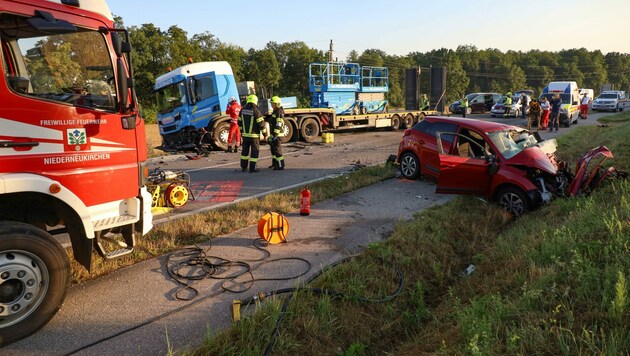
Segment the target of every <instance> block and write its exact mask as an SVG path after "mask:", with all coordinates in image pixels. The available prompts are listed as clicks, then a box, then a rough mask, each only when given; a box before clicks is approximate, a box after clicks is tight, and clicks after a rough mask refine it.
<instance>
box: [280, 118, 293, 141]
mask: <svg viewBox="0 0 630 356" xmlns="http://www.w3.org/2000/svg"><path fill="white" fill-rule="evenodd" d="M282 134H283V136H282V137H280V142H282V143H287V142H289V141H291V139H292V138H293V123H291V121H288V120H284V132H283V133H282Z"/></svg>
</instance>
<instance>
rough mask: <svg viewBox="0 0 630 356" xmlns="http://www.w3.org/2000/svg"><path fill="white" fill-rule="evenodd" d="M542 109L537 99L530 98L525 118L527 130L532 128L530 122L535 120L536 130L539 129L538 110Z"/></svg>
mask: <svg viewBox="0 0 630 356" xmlns="http://www.w3.org/2000/svg"><path fill="white" fill-rule="evenodd" d="M541 111H542V109H541V107H540V104H539V103H538V100H536V99H532V103H531V104H529V114H528V116H527V117H528V119H527V130H529V131H531V130H532V123H534V122H536V123H537V125H538V126H536V127H538V131H540V112H541Z"/></svg>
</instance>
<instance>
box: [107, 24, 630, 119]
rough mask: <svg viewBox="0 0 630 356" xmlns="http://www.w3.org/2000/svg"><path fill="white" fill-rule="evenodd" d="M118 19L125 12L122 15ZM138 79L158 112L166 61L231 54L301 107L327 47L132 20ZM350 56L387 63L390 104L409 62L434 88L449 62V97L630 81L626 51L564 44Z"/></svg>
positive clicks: (245, 77) (239, 67)
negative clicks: (249, 40)
mask: <svg viewBox="0 0 630 356" xmlns="http://www.w3.org/2000/svg"><path fill="white" fill-rule="evenodd" d="M116 22H117V25H118V26H122V25H123V24H122V19H121V18H120V17H116ZM129 33H130V36H131V44H132V48H133V51H132V60H133V63H134V71H135V83H136V89H137V93H138V98H139V101H140V104H141V105H142V107H143V109H144V112H145V116H147V119H149V120H151V119H153V118H154V117H155V110H154V107H155V105H156V101H155V100H156V99H155V96H154V94H153V91H152V87H153V84H154V82H155V79H156V78H157V77H158V76H160V75H162V74H164V73H166V72H167V71H168V68H173V69H174V68H177V67H179V66H181V65H183V64H185V63H186V61H187V59H188V58H192V60H193V61H194V62H202V61H227V62H229V63H230V65H231V66H232V70H233V71H234V76H235V77H236V81H237V82H239V81H254V82H256V86H257V88H258V90H259V91H262V92H264V93H265V95H267V96H271V95H279V96H296V97H298V103H299V104H300V106H301V107H307V106H308V105H309V102H310V93H309V90H308V67H309V64H310V63H313V62H320V63H321V62H326V61H327V60H328V53H327V52H324V51H322V50H319V49H316V48H311V47H309V46H308V45H307V44H306V43H304V42H302V41H295V42H287V43H276V42H273V41H272V42H269V43H267V45H266V46H265V47H264V48H263V49H260V50H256V49H249V50H245V49H244V48H242V47H240V46H238V45H235V44H231V43H224V42H222V41H221V40H220V39H218V38H217V37H215V36H214V35H212V34H211V33H210V32H205V33H201V34H194V35H192V36H189V35H188V33H187V32H186V31H184V30H183V29H181V28H180V27H179V26H177V25H173V26H171V27H169V28H168V29H167V30H166V31H163V30H161V29H160V28H159V27H156V26H155V25H153V24H143V25H141V26H132V27H130V28H129ZM345 61H346V62H353V63H359V64H360V65H362V66H363V65H367V66H383V67H388V68H389V86H390V89H389V93H388V95H387V96H388V99H389V101H390V107H401V106H403V105H404V84H405V83H404V81H405V69H407V68H412V67H420V69H421V75H420V78H421V79H420V87H421V92H424V93H428V92H429V77H428V73H429V68H431V67H445V68H446V69H447V83H446V104H447V105H448V104H449V103H450V102H452V101H453V100H457V99H458V98H461V97H462V96H463V95H465V94H467V93H471V92H498V93H505V92H508V91H514V90H518V89H524V88H528V89H533V90H534V91H535V93H537V94H538V93H540V92H541V91H542V89H543V87H544V86H545V85H546V84H547V83H549V82H551V81H565V80H566V81H576V82H577V83H578V85H579V86H580V87H582V88H592V89H594V90H595V93H598V92H599V88H600V87H601V85H602V84H605V83H611V84H613V85H614V87H615V88H618V89H621V90H628V89H630V55H629V54H627V53H618V52H610V53H607V54H603V53H602V52H601V51H599V50H596V51H589V50H586V49H584V48H580V49H568V50H567V49H563V50H560V51H558V52H550V51H540V50H530V51H527V52H522V51H507V52H502V51H499V50H498V49H491V48H490V49H478V48H476V47H475V46H471V45H462V46H459V47H458V48H457V49H455V50H453V49H447V48H440V49H435V50H432V51H429V52H424V53H423V52H410V53H409V54H407V55H404V56H402V55H390V54H387V53H385V52H384V51H382V50H379V49H368V50H365V51H363V52H362V53H360V54H359V53H358V52H357V51H355V50H353V51H351V52H350V53H349V55H348V56H347V58H345Z"/></svg>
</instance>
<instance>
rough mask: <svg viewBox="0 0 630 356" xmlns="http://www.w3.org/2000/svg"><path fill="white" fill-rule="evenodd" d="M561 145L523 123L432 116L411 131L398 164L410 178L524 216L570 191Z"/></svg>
mask: <svg viewBox="0 0 630 356" xmlns="http://www.w3.org/2000/svg"><path fill="white" fill-rule="evenodd" d="M556 146H557V144H556V141H555V139H551V140H546V141H542V140H541V139H540V136H538V135H533V134H532V133H530V132H529V131H527V130H524V129H523V128H520V127H517V126H512V125H506V124H501V123H495V122H488V121H481V120H475V119H464V118H448V117H439V116H429V117H426V118H425V119H424V120H422V121H420V122H418V123H417V124H416V125H414V126H413V127H412V128H410V129H407V130H406V131H405V133H404V134H403V138H402V140H401V142H400V145H399V147H398V156H397V162H398V163H399V164H400V171H401V174H402V176H403V177H404V178H407V179H416V178H418V177H419V176H420V175H424V176H427V177H429V178H431V179H434V180H436V181H437V188H436V192H438V193H445V194H471V195H479V196H483V197H485V198H486V199H488V200H491V201H495V202H497V203H498V204H499V205H500V206H502V207H503V208H504V209H506V210H507V211H508V212H510V213H511V214H513V215H514V216H519V215H522V214H523V213H525V212H527V211H528V210H530V209H533V208H535V207H537V206H539V205H541V204H545V203H547V202H549V201H550V200H551V198H552V196H554V195H562V194H563V192H564V191H565V190H566V189H567V187H568V185H569V183H570V180H571V177H570V174H567V172H566V171H565V170H564V169H560V167H561V166H562V167H564V164H559V163H558V162H557V161H556V156H555V151H556Z"/></svg>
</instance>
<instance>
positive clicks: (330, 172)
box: [150, 113, 604, 224]
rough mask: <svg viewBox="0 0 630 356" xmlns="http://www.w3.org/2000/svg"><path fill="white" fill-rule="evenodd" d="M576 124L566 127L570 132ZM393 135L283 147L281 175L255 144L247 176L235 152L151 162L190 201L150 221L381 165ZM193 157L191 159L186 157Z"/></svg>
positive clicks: (396, 136) (520, 122)
mask: <svg viewBox="0 0 630 356" xmlns="http://www.w3.org/2000/svg"><path fill="white" fill-rule="evenodd" d="M602 115H604V114H603V113H592V114H591V115H590V117H589V119H588V120H578V121H579V122H578V124H582V125H584V124H594V123H595V122H596V121H595V120H596V118H598V117H601V116H602ZM469 118H472V119H480V120H486V121H492V122H502V123H508V124H511V125H515V126H522V127H526V126H527V120H526V119H522V118H520V117H519V118H500V117H499V118H493V117H491V116H490V114H489V113H486V114H473V115H469ZM575 126H576V125H572V126H571V128H573V127H575ZM571 128H560V131H558V133H556V132H553V133H549V132H547V131H545V132H541V137H543V138H552V137H555V136H557V135H558V134H561V133H563V132H566V131H567V130H568V129H571ZM402 133H403V131H402V130H398V131H386V130H379V131H357V132H347V133H336V134H335V141H334V143H331V144H324V143H319V142H318V143H304V142H297V143H289V144H285V145H284V146H283V149H284V156H285V162H286V169H285V171H273V170H271V169H268V168H267V167H268V166H270V165H271V155H270V151H269V146H268V145H261V152H260V159H259V162H258V167H259V168H260V169H261V171H260V172H259V173H254V174H251V173H249V172H242V171H241V169H240V161H239V160H240V152H239V153H227V152H221V151H217V152H212V153H211V154H210V155H209V156H208V157H202V158H200V159H197V160H191V159H189V158H187V155H171V156H166V157H160V158H156V159H152V160H151V164H150V169H155V168H159V169H161V170H165V171H166V170H171V171H176V172H177V171H180V172H186V173H187V174H188V175H189V176H190V181H191V191H192V193H193V197H194V200H192V199H189V201H188V203H187V204H186V205H184V206H183V207H179V208H176V209H175V210H174V211H173V212H172V213H170V214H166V215H159V216H156V217H155V219H154V221H155V222H156V223H158V224H159V223H162V222H165V221H168V220H172V219H178V218H180V217H182V216H187V215H189V214H194V213H197V212H200V211H204V210H208V209H214V208H217V207H218V206H223V205H227V204H232V203H234V202H237V201H242V200H245V199H249V198H256V197H259V196H261V195H265V194H269V193H270V192H275V191H278V190H283V189H287V188H294V187H301V186H305V185H308V184H310V183H311V182H314V181H318V180H321V179H325V178H329V177H332V176H336V175H339V174H342V173H345V172H348V171H351V170H353V169H356V168H358V167H361V166H364V165H373V164H377V163H383V162H385V161H386V160H387V157H388V156H390V155H395V154H396V153H397V150H398V144H399V143H400V140H401V137H402ZM188 156H189V157H191V156H192V157H194V156H196V155H195V154H190V155H188Z"/></svg>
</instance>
